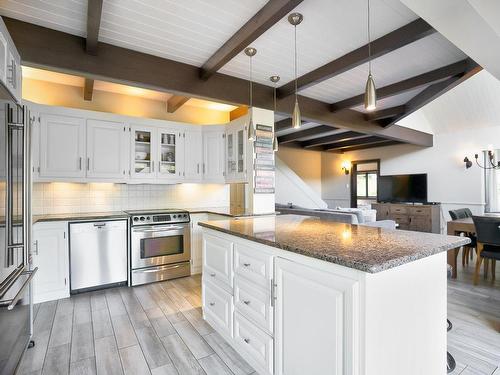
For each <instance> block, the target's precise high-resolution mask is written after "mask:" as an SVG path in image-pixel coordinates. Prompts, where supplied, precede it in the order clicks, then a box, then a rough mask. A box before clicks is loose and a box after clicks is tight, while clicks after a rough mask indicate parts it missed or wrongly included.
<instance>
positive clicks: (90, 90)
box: [83, 78, 94, 101]
mask: <svg viewBox="0 0 500 375" xmlns="http://www.w3.org/2000/svg"><path fill="white" fill-rule="evenodd" d="M93 95H94V80H93V79H90V78H85V84H84V86H83V99H84V100H88V101H91V100H92V97H93Z"/></svg>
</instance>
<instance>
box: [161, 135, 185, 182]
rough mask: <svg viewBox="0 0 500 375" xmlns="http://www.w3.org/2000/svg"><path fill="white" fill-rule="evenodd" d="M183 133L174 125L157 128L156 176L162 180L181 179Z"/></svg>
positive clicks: (182, 171) (173, 180)
mask: <svg viewBox="0 0 500 375" xmlns="http://www.w3.org/2000/svg"><path fill="white" fill-rule="evenodd" d="M183 140H184V138H183V133H181V131H180V130H178V129H176V128H174V127H171V128H170V127H165V128H163V127H162V128H158V129H157V150H158V152H157V156H156V160H157V168H156V175H157V178H158V179H160V180H162V181H172V182H175V181H180V180H182V179H183V173H184V170H183V167H184V166H183V160H184V155H183V154H184V149H183V147H184V142H183Z"/></svg>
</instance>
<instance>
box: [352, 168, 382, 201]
mask: <svg viewBox="0 0 500 375" xmlns="http://www.w3.org/2000/svg"><path fill="white" fill-rule="evenodd" d="M356 185H357V192H358V198H365V199H376V198H377V172H358V173H357V174H356Z"/></svg>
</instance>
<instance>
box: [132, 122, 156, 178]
mask: <svg viewBox="0 0 500 375" xmlns="http://www.w3.org/2000/svg"><path fill="white" fill-rule="evenodd" d="M130 133H131V137H130V145H131V146H130V151H131V153H130V160H131V166H130V176H131V177H132V178H134V179H140V180H152V179H154V178H155V176H156V173H155V164H156V162H157V155H156V145H157V140H156V136H157V134H156V128H154V127H151V126H142V125H134V124H132V125H131V126H130Z"/></svg>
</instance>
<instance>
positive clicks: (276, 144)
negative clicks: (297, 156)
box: [273, 134, 278, 152]
mask: <svg viewBox="0 0 500 375" xmlns="http://www.w3.org/2000/svg"><path fill="white" fill-rule="evenodd" d="M273 151H274V152H278V137H276V134H274V138H273Z"/></svg>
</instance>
